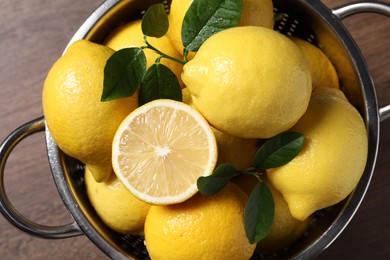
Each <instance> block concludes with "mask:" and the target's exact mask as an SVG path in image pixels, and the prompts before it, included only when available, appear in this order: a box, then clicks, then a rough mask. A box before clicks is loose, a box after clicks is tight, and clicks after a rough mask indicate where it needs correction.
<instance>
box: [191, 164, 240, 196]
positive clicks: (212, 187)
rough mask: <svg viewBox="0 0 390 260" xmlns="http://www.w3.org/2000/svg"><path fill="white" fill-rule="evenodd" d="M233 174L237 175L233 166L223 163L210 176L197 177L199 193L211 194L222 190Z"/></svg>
mask: <svg viewBox="0 0 390 260" xmlns="http://www.w3.org/2000/svg"><path fill="white" fill-rule="evenodd" d="M234 176H237V173H236V169H235V168H234V166H233V165H230V164H225V163H223V164H220V165H219V166H218V167H217V168H216V169H215V170H214V172H213V174H211V175H210V176H207V177H199V178H198V181H197V183H196V184H197V186H198V190H199V191H200V193H202V194H204V195H207V196H211V195H214V194H216V193H217V192H219V191H220V190H222V189H223V188H224V187H225V186H226V185H227V184H228V183H229V181H230V180H231V178H233V177H234Z"/></svg>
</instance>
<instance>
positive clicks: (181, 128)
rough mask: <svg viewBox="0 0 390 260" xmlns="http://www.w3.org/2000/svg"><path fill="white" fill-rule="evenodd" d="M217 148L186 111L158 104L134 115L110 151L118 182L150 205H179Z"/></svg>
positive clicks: (205, 129) (194, 114) (211, 162)
mask: <svg viewBox="0 0 390 260" xmlns="http://www.w3.org/2000/svg"><path fill="white" fill-rule="evenodd" d="M216 158H217V146H216V141H215V137H214V135H213V132H212V130H211V128H210V126H209V125H208V123H207V121H206V120H205V119H204V118H203V117H202V116H201V115H200V113H198V112H197V111H196V110H195V109H193V108H191V107H190V106H188V105H186V104H184V103H182V102H178V101H173V100H166V99H159V100H155V101H152V102H149V103H147V104H145V105H143V106H141V107H139V108H138V109H136V110H134V111H133V112H132V113H131V114H130V115H129V116H128V117H127V118H126V119H125V120H124V121H123V122H122V124H121V125H120V127H119V128H118V131H117V132H116V134H115V137H114V141H113V149H112V162H113V168H114V171H115V173H116V175H117V176H118V178H119V179H120V180H121V181H122V183H123V184H124V185H125V186H126V187H127V188H128V189H129V191H130V192H131V193H133V194H134V195H135V196H136V197H138V198H139V199H141V200H143V201H146V202H148V203H151V204H174V203H179V202H182V201H184V200H186V199H188V198H189V197H191V196H192V195H194V194H195V193H196V192H197V191H198V189H197V186H196V181H197V179H198V178H199V177H200V176H208V175H210V174H211V173H212V171H213V169H214V167H215V164H216Z"/></svg>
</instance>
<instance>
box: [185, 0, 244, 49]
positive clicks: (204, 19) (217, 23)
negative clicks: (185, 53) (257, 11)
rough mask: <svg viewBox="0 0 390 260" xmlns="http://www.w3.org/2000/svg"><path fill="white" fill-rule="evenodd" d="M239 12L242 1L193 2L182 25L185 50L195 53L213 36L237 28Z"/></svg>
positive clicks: (207, 0)
mask: <svg viewBox="0 0 390 260" xmlns="http://www.w3.org/2000/svg"><path fill="white" fill-rule="evenodd" d="M241 11H242V0H194V1H193V2H192V4H191V5H190V7H189V8H188V10H187V12H186V14H185V16H184V20H183V25H182V31H181V37H182V42H183V45H184V47H185V49H187V50H189V51H197V50H198V49H199V47H200V46H201V45H202V44H203V43H204V42H205V41H206V40H207V39H208V38H209V37H210V36H212V35H213V34H215V33H217V32H220V31H222V30H224V29H228V28H231V27H235V26H237V24H238V22H239V20H240V17H241Z"/></svg>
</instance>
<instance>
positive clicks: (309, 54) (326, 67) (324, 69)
mask: <svg viewBox="0 0 390 260" xmlns="http://www.w3.org/2000/svg"><path fill="white" fill-rule="evenodd" d="M292 40H293V41H294V43H295V44H296V45H298V47H299V48H300V49H301V50H302V52H303V55H304V56H305V58H306V60H307V61H308V63H309V68H310V72H311V76H312V79H313V87H329V88H339V78H338V76H337V72H336V69H335V68H334V66H333V64H332V62H331V61H330V60H329V58H328V57H327V56H326V55H325V53H323V52H322V50H321V49H320V48H318V47H316V46H314V45H313V44H311V43H309V42H308V41H305V40H302V39H299V38H292Z"/></svg>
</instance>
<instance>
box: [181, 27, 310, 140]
mask: <svg viewBox="0 0 390 260" xmlns="http://www.w3.org/2000/svg"><path fill="white" fill-rule="evenodd" d="M182 79H183V82H184V84H185V85H186V86H187V88H188V89H189V91H190V93H191V96H192V101H193V103H194V105H195V107H196V108H197V109H198V110H199V111H200V112H201V113H202V114H203V116H204V117H205V118H206V119H207V120H208V121H209V123H210V124H211V125H212V126H214V127H215V128H217V129H218V130H221V131H223V132H225V133H227V134H231V135H234V136H237V137H241V138H269V137H272V136H274V135H276V134H278V133H280V132H283V131H286V130H288V129H289V128H291V127H292V126H293V125H294V124H295V123H296V122H297V121H298V119H299V118H300V117H301V116H302V115H303V114H304V113H305V111H306V109H307V106H308V104H309V100H310V95H311V90H312V85H311V84H312V81H311V75H310V71H309V67H308V64H307V62H306V60H305V57H304V56H303V54H302V52H301V51H300V49H299V48H298V47H297V46H296V45H295V44H294V43H293V42H292V41H291V40H290V39H289V38H287V37H286V36H284V35H282V34H280V33H278V32H275V31H273V30H271V29H267V28H263V27H255V26H246V27H235V28H231V29H227V30H224V31H221V32H219V33H217V34H215V35H213V36H211V37H210V38H209V39H208V40H206V42H205V43H204V44H203V45H202V46H201V47H200V49H199V51H198V52H197V54H196V55H195V57H194V58H193V59H192V60H190V61H189V62H188V63H186V64H185V65H184V67H183V73H182Z"/></svg>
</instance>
